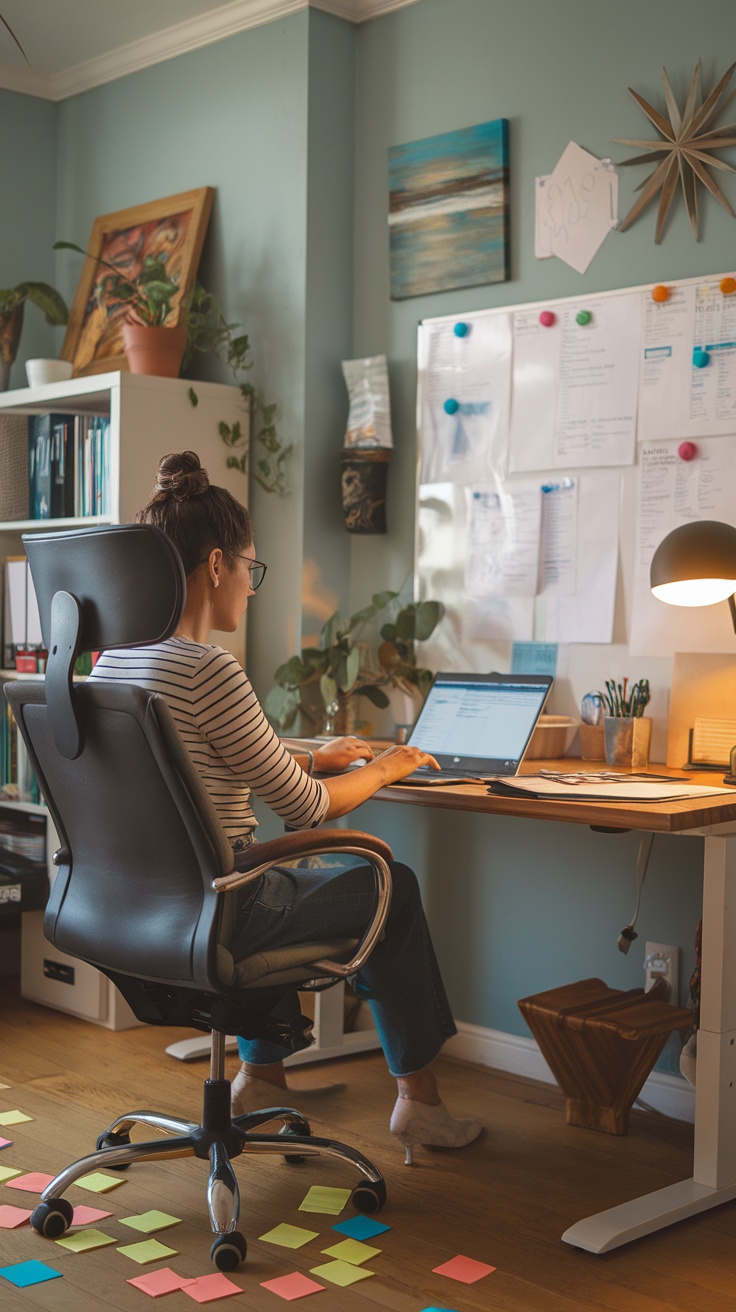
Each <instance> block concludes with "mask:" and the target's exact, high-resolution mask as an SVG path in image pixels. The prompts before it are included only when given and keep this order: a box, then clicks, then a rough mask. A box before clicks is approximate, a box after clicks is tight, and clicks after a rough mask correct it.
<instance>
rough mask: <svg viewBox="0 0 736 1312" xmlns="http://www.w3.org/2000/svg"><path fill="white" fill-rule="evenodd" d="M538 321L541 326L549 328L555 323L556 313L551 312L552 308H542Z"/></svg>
mask: <svg viewBox="0 0 736 1312" xmlns="http://www.w3.org/2000/svg"><path fill="white" fill-rule="evenodd" d="M539 322H540V323H541V325H542V327H543V328H551V327H552V325H553V324H555V323H557V315H556V314H553V312H552V310H542V313H541V314H540V316H539Z"/></svg>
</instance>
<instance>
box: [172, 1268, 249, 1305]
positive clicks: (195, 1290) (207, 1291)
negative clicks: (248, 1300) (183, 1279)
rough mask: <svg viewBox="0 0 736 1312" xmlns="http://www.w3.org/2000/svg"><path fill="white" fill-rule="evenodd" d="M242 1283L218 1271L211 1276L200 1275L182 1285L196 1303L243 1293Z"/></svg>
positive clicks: (212, 1301)
mask: <svg viewBox="0 0 736 1312" xmlns="http://www.w3.org/2000/svg"><path fill="white" fill-rule="evenodd" d="M242 1292H243V1291H242V1289H241V1288H240V1285H236V1284H235V1283H234V1282H233V1281H232V1280H228V1278H227V1276H224V1275H223V1274H222V1272H220V1271H218V1272H216V1273H215V1274H213V1275H211V1276H199V1277H198V1278H197V1279H196V1280H188V1281H187V1283H186V1284H185V1285H182V1293H183V1294H186V1295H187V1297H188V1298H193V1299H194V1300H195V1302H196V1303H214V1301H215V1299H217V1298H230V1296H231V1295H232V1294H242Z"/></svg>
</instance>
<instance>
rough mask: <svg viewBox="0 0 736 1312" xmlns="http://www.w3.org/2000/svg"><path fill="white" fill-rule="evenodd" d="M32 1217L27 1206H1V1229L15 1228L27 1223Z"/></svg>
mask: <svg viewBox="0 0 736 1312" xmlns="http://www.w3.org/2000/svg"><path fill="white" fill-rule="evenodd" d="M30 1218H31V1213H30V1211H27V1210H26V1208H25V1207H10V1206H9V1205H7V1206H6V1205H3V1206H2V1207H0V1230H15V1228H16V1226H19V1225H25V1223H26V1221H29V1220H30Z"/></svg>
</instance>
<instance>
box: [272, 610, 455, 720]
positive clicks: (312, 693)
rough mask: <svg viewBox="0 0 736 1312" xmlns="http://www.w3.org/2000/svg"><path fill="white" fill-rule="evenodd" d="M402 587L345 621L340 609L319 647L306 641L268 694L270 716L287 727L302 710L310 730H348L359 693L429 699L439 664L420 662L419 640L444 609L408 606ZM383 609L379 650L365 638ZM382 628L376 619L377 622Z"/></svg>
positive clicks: (380, 699)
mask: <svg viewBox="0 0 736 1312" xmlns="http://www.w3.org/2000/svg"><path fill="white" fill-rule="evenodd" d="M399 596H400V594H399V593H398V592H390V591H386V592H377V593H375V594H374V596H373V597H372V598H371V602H370V605H368V606H365V607H363V609H362V610H359V611H356V612H355V614H354V615H351V616H350V618H349V619H347V620H343V619H341V618H340V615H339V613H338V612H335V614H334V615H332V616H331V617H330V619H329V620H327V623H326V624H325V625H324V627H323V628H322V631H321V633H320V638H319V646H318V647H304V648H302V651H301V652H300V653H299V655H298V656H292V657H291V658H290V659H289V660H288V661H286V663H285V664H284V665H280V666H279V668H278V669H277V670H276V672H275V674H274V678H275V680H276V685H275V687H273V688H272V689H271V691H270V692H269V694H268V696H267V697H266V700H265V703H264V706H265V710H266V714H267V715H268V717H269V719H270V720H271V721H272V723H273V724H274V726H275V727H276V728H277V729H278V730H280V731H281V732H284V731H285V730H287V729H289V728H291V726H292V725H293V724H294V721H295V720H296V717H297V714H300V715H301V718H302V728H303V729H305V728H306V729H307V730H308V731H309V732H312V733H314V732H320V731H322V730H324V731H325V732H327V733H345V732H347V729H348V723H349V719H350V711H351V709H352V706H353V704H354V699H355V698H356V697H366V698H367V699H368V701H370V702H371V703H372V704H373V705H374V706H376V707H379V708H380V709H384V710H385V709H386V708H387V707H388V706H389V704H390V703H389V697H388V695H387V693H386V691H385V690H386V689H398V690H399V691H400V692H402V693H404V694H405V695H408V696H411V697H413V696H415V695H418V696H419V697H421V698H422V700H423V699H424V697H425V696H426V694H427V692H428V691H429V687H430V684H431V682H432V672H431V670H428V669H425V668H423V667H422V666H418V665H417V663H416V657H415V650H414V643H415V641H420V642H423V641H426V639H427V638H429V637H430V635H431V634H432V633H433V632H434V629H435V627H436V625H437V624H438V623H439V621H440V619H441V618H442V615H443V613H444V607H443V606H442V603H441V602H438V601H419V602H411V603H410V604H408V605H406V606H403V607H401V606H400V602H399ZM381 612H388V614H387V618H386V620H385V622H384V623H383V625H382V626H381V628H380V631H379V636H380V642H378V643H377V644H376V645H375V647H374V648H373V649H371V647H370V644H369V643H367V642H361V641H360V639H361V638H362V637H363V635H364V634H365V633H366V629H367V627H368V626H369V625H370V624H374V622H375V621H376V620H377V619H378V617H379V616H380V614H381ZM374 627H375V624H374Z"/></svg>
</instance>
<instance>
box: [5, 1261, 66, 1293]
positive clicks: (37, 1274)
mask: <svg viewBox="0 0 736 1312" xmlns="http://www.w3.org/2000/svg"><path fill="white" fill-rule="evenodd" d="M61 1275H63V1272H62V1271H54V1268H53V1267H52V1266H47V1265H46V1263H45V1262H37V1261H35V1260H33V1261H31V1262H16V1263H15V1264H14V1265H13V1266H0V1276H2V1277H3V1279H4V1280H9V1281H10V1283H11V1285H17V1287H18V1289H27V1288H28V1286H29V1285H40V1284H42V1283H43V1281H44V1280H56V1279H57V1277H58V1276H61Z"/></svg>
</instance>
